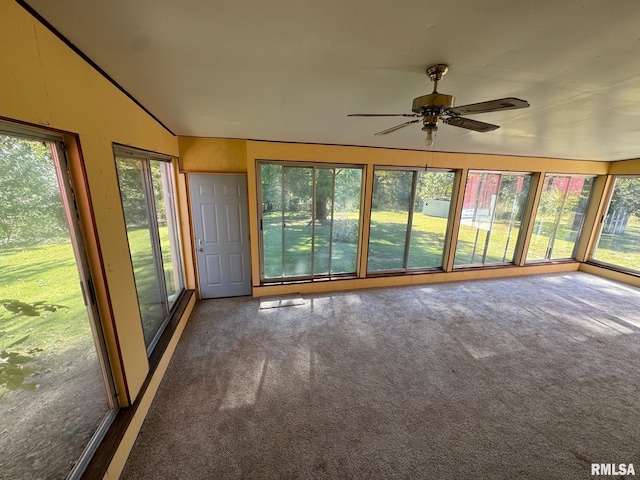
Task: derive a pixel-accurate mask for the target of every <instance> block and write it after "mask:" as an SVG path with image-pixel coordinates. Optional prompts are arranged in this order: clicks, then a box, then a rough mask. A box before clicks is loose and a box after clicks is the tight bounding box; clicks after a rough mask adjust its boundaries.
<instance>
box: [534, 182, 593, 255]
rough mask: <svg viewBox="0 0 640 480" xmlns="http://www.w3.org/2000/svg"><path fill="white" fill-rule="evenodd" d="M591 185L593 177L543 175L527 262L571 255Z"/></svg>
mask: <svg viewBox="0 0 640 480" xmlns="http://www.w3.org/2000/svg"><path fill="white" fill-rule="evenodd" d="M592 185H593V178H592V177H580V176H566V175H565V176H562V175H546V176H545V179H544V184H543V190H542V194H541V196H540V202H539V204H538V210H537V212H536V219H535V223H534V228H533V233H532V235H531V242H530V244H529V250H528V252H527V262H530V261H536V260H556V259H565V258H572V257H573V255H574V253H573V252H574V249H575V245H576V241H577V240H578V237H579V236H580V232H581V230H582V223H583V215H584V211H585V209H586V207H587V202H588V201H589V195H590V193H591V187H592Z"/></svg>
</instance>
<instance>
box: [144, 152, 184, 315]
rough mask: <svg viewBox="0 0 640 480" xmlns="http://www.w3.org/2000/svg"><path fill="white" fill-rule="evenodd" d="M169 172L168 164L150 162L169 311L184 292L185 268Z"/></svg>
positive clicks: (169, 165)
mask: <svg viewBox="0 0 640 480" xmlns="http://www.w3.org/2000/svg"><path fill="white" fill-rule="evenodd" d="M170 168H171V164H169V163H167V162H158V161H154V160H151V161H150V162H149V170H150V172H151V182H152V184H153V195H154V198H155V202H154V205H155V208H156V220H157V225H158V234H159V238H160V250H161V252H162V265H163V269H164V282H165V287H166V294H167V300H168V303H169V308H171V307H172V306H173V305H174V303H175V302H176V300H177V299H178V295H179V294H180V292H182V289H183V288H184V283H183V280H182V264H181V263H180V245H179V243H178V235H177V233H178V229H177V225H176V220H175V219H176V214H175V209H174V204H173V194H172V191H171V185H172V183H171V176H170Z"/></svg>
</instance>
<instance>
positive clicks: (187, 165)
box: [178, 137, 247, 173]
mask: <svg viewBox="0 0 640 480" xmlns="http://www.w3.org/2000/svg"><path fill="white" fill-rule="evenodd" d="M178 141H179V145H180V169H181V170H182V171H184V172H197V173H245V172H246V171H247V161H246V156H247V151H246V144H247V142H246V140H234V139H227V138H198V137H179V139H178Z"/></svg>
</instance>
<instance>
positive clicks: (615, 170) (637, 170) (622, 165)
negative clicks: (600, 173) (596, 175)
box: [609, 160, 640, 175]
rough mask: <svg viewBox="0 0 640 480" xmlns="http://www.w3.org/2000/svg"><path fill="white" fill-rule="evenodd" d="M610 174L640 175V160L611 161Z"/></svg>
mask: <svg viewBox="0 0 640 480" xmlns="http://www.w3.org/2000/svg"><path fill="white" fill-rule="evenodd" d="M609 174H610V175H640V160H622V161H619V162H611V165H610V167H609Z"/></svg>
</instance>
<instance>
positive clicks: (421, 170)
mask: <svg viewBox="0 0 640 480" xmlns="http://www.w3.org/2000/svg"><path fill="white" fill-rule="evenodd" d="M379 170H384V171H409V172H413V176H412V180H411V193H410V196H409V202H410V204H409V211H408V216H407V223H406V229H407V232H406V235H405V243H404V252H403V259H402V265H403V266H402V267H399V268H387V269H381V270H371V269H370V268H369V259H370V253H371V218H372V214H373V195H374V192H373V191H372V192H371V206H370V210H369V242H368V245H367V277H377V276H385V275H394V274H403V273H422V272H433V271H440V270H444V263H445V261H446V259H445V252H446V248H447V245H446V243H447V238H449V231H450V229H451V225H452V224H451V219H452V218H453V216H452V214H453V212H454V211H455V210H454V207H455V205H454V204H455V199H454V197H453V193H454V191H455V185H456V176H457V175H458V171H457V170H455V169H453V168H428V167H426V166H425V167H407V166H398V165H374V168H373V176H374V182H375V174H376V171H379ZM430 172H439V173H452V174H453V175H454V177H453V182H452V194H451V197H450V199H449V202H450V205H449V214H448V216H447V228H446V232H445V245H444V249H443V252H442V262H441V264H440V266H437V267H414V268H410V267H409V258H410V251H411V236H412V233H413V217H414V214H415V204H416V197H417V190H418V181H419V179H420V174H425V175H426V174H428V173H430Z"/></svg>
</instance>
